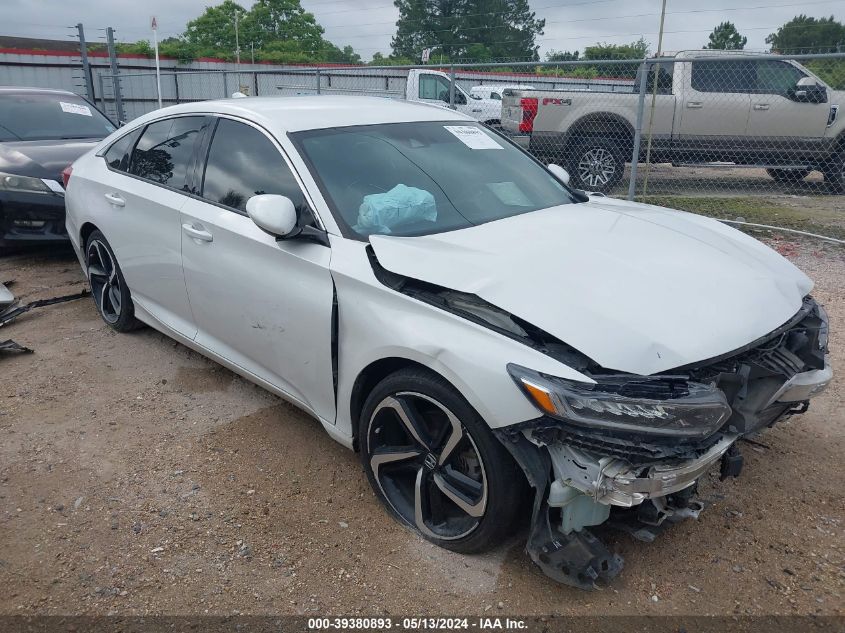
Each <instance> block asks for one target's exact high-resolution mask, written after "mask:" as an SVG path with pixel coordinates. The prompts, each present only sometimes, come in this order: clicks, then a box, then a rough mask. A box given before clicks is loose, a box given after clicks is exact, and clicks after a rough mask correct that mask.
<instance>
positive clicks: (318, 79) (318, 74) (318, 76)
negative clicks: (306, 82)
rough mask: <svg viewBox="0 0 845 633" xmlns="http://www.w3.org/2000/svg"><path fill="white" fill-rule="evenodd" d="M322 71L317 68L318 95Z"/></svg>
mask: <svg viewBox="0 0 845 633" xmlns="http://www.w3.org/2000/svg"><path fill="white" fill-rule="evenodd" d="M320 88H321V86H320V69H319V68H317V94H320Z"/></svg>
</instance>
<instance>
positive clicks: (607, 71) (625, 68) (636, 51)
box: [581, 38, 649, 79]
mask: <svg viewBox="0 0 845 633" xmlns="http://www.w3.org/2000/svg"><path fill="white" fill-rule="evenodd" d="M648 47H649V44H648V42H646V41H645V39H643V38H640V39H638V40H637V41H636V42H631V43H630V44H605V43H602V44H595V45H593V46H587V47H586V48H585V49H584V56H583V57H582V58H581V59H595V60H614V59H619V60H622V59H645V57H646V56H647V55H648ZM590 68H594V69H595V72H596V76H598V77H624V78H631V79H633V78H635V77H636V76H637V65H636V64H612V63H611V64H596V65H595V66H590ZM584 72H586V71H584Z"/></svg>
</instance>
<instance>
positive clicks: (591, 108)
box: [502, 51, 845, 192]
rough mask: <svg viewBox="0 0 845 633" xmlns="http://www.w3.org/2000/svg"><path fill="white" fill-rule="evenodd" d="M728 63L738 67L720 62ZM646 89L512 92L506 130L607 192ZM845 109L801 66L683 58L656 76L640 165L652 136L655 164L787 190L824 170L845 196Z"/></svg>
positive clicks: (618, 173)
mask: <svg viewBox="0 0 845 633" xmlns="http://www.w3.org/2000/svg"><path fill="white" fill-rule="evenodd" d="M725 54H730V55H731V56H733V57H734V59H730V60H719V59H714V57H719V56H723V55H725ZM737 57H740V58H739V59H737ZM655 77H656V78H657V79H656V81H657V86H656V94H654V91H655V86H654V80H655ZM638 85H639V82H635V84H634V87H633V88H632V92H631V93H604V92H592V91H582V90H579V91H571V90H513V89H512V90H506V91H505V94H504V99H503V101H502V127H503V129H504V131H505V132H507V133H509V134H511V135H513V136H514V138H515V140H517V142H519V143H520V144H522V145H523V146H526V147H527V148H528V149H529V150H530V151H531V152H532V153H533V154H535V155H537V156H538V157H539V158H540V159H542V160H543V161H545V162H557V163H560V164H562V165H564V166H565V167H566V169H567V170H568V171H569V173H570V175H571V177H572V184H573V185H574V186H576V187H578V188H581V189H586V190H590V191H602V192H607V191H609V190H610V189H612V188H613V187H614V186H615V185H616V184H617V183H619V181H620V180H621V179H622V176H623V172H624V168H625V163H626V161H629V160H630V159H631V156H632V153H633V142H634V130H635V128H636V124H637V111H638V105H639V94H638ZM843 101H845V92H842V91H837V90H833V89H831V88H829V87H828V86H827V85H826V84H825V83H824V82H823V81H822V80H821V79H819V78H818V77H817V76H815V75H814V74H813V73H811V72H810V71H809V70H807V69H806V68H804V67H803V66H801V65H800V64H798V63H797V62H795V61H790V60H781V59H771V58H768V59H766V58H760V59H758V58H756V57H755V55H754V54H753V53H748V54H743V55H741V56H740V55H737V53H736V52H735V51H730V52H728V51H684V52H680V53H677V54H675V55H674V60H673V61H667V62H660V63H659V64H658V65H657V72H650V73H649V76H648V81H647V86H646V97H645V108H644V112H643V123H642V144H641V148H640V159H641V160H644V159H645V155H646V147H647V135H648V134H649V132H651V135H652V143H651V157H650V159H651V161H652V162H668V163H673V164H690V163H696V164H701V163H713V162H727V163H734V164H737V165H754V166H758V167H763V168H765V169H766V170H767V171H768V173H769V175H770V176H771V177H772V178H774V179H775V180H778V181H787V182H788V181H797V180H800V179H803V178H804V177H805V176H807V175H808V174H809V173H810V171H812V170H814V169H817V170H819V171H821V172H822V173H823V174H824V176H825V180H827V181H828V182H830V184H831V185H832V187H833V188H834V189H835V190H837V191H840V192H842V191H845V121H843V118H845V117H843V116H838V117H837V113H838V110H839V107H840V104H841V103H843Z"/></svg>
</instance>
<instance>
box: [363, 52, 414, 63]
mask: <svg viewBox="0 0 845 633" xmlns="http://www.w3.org/2000/svg"><path fill="white" fill-rule="evenodd" d="M414 63H415V62H414V60H412V59H408V58H407V57H395V56H394V55H390V56H389V57H385V56H384V55H382V54H381V53H376V54H375V55H373V59H372V61H370V66H410V65H412V64H414Z"/></svg>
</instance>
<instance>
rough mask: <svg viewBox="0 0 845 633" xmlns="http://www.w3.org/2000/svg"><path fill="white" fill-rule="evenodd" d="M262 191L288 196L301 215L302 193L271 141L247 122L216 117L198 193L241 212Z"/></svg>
mask: <svg viewBox="0 0 845 633" xmlns="http://www.w3.org/2000/svg"><path fill="white" fill-rule="evenodd" d="M265 193H273V194H278V195H282V196H287V197H288V198H290V199H291V201H293V204H294V206H295V207H296V210H297V213H298V214H299V216H300V219H303V218H302V214H303V213H304V212H306V211H307V205H306V202H305V196H304V195H303V193H302V189H301V188H300V187H299V183H297V181H296V178H295V177H294V175H293V172H292V171H291V169H290V167H288V165H287V163H286V162H285V160H284V158H282V155H281V153H280V152H279V150H278V149H276V146H275V145H274V144H273V143H272V141H270V139H269V138H267V137H266V136H265V135H264V134H263V133H262V132H260V131H259V130H257V129H255V128H254V127H252V126H251V125H246V124H245V123H239V122H237V121H232V120H231V119H220V121H219V123H218V124H217V130H216V131H215V132H214V138H213V139H212V141H211V147H210V149H209V152H208V161H207V163H206V167H205V177H204V179H203V187H202V197H203V198H205V199H206V200H209V201H211V202H214V203H215V204H221V205H223V206H226V207H229V208H231V209H235V210H237V211H239V212H241V213H245V212H246V202H247V200H249V199H250V198H252V197H253V196H257V195H260V194H265Z"/></svg>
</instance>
